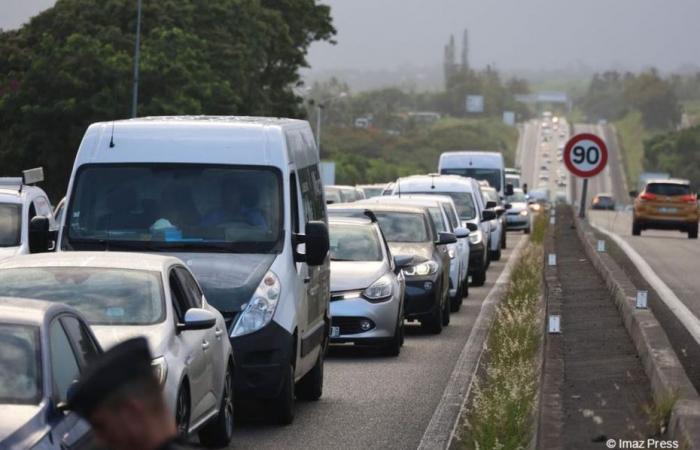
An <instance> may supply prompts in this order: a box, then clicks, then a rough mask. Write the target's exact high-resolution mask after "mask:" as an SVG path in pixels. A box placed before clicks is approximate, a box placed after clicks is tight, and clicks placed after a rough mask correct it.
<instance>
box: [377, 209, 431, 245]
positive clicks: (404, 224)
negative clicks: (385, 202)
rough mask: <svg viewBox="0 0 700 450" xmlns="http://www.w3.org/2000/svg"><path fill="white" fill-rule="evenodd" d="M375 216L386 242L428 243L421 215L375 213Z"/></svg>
mask: <svg viewBox="0 0 700 450" xmlns="http://www.w3.org/2000/svg"><path fill="white" fill-rule="evenodd" d="M375 215H376V216H377V221H378V222H379V227H380V228H381V229H382V232H383V233H384V237H385V238H386V240H387V241H388V242H428V241H430V238H429V237H428V227H427V224H426V222H425V220H424V219H423V215H422V214H415V213H398V212H376V211H375Z"/></svg>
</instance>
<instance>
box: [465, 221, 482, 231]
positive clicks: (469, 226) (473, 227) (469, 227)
mask: <svg viewBox="0 0 700 450" xmlns="http://www.w3.org/2000/svg"><path fill="white" fill-rule="evenodd" d="M478 229H479V225H477V224H475V223H471V222H469V223H467V230H469V232H471V233H473V232H475V231H477V230H478Z"/></svg>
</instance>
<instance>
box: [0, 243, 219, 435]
mask: <svg viewBox="0 0 700 450" xmlns="http://www.w3.org/2000/svg"><path fill="white" fill-rule="evenodd" d="M0 286H2V290H3V293H4V295H9V296H12V297H18V298H31V299H37V300H45V301H50V302H54V303H62V304H66V305H68V306H71V307H74V308H75V309H76V310H78V311H80V312H81V313H82V314H83V315H84V316H85V319H86V320H87V321H88V323H89V324H90V327H91V329H92V331H93V332H94V333H95V335H96V336H97V339H98V341H99V343H100V345H101V346H102V347H103V348H104V349H109V348H110V347H113V346H114V345H116V344H118V343H119V342H122V341H124V340H127V339H129V338H133V337H137V336H144V337H146V338H147V339H148V343H149V346H150V348H151V353H152V354H153V355H155V356H156V357H155V359H154V360H153V369H154V371H155V373H156V376H157V377H158V380H159V382H160V384H161V386H162V388H163V392H164V395H165V400H166V403H167V405H168V407H169V408H170V410H171V411H173V412H174V414H175V417H176V419H177V426H178V433H179V434H180V436H187V435H189V434H190V433H194V432H197V431H198V432H199V439H200V441H201V442H202V443H203V444H205V445H207V446H211V447H219V446H224V445H228V443H229V441H230V440H231V437H232V434H233V403H232V402H233V391H232V389H233V354H232V351H231V344H230V343H229V340H228V338H227V333H226V323H225V322H224V318H223V317H222V315H221V314H220V313H219V312H218V311H217V310H216V309H214V308H213V307H212V306H210V305H209V304H208V303H207V300H206V298H205V297H204V294H203V293H202V290H201V288H200V287H199V283H197V281H196V280H195V278H194V276H193V275H192V273H191V272H190V270H189V269H188V268H187V267H186V266H185V264H184V263H183V262H182V261H181V260H180V259H177V258H174V257H167V256H157V255H138V256H135V255H134V254H132V253H119V252H61V253H47V254H44V255H32V256H20V257H17V258H13V259H11V260H7V261H4V262H3V263H0ZM27 302H28V303H31V301H29V300H28V301H27Z"/></svg>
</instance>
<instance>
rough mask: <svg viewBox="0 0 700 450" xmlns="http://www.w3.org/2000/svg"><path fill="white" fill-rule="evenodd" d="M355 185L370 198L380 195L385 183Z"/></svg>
mask: <svg viewBox="0 0 700 450" xmlns="http://www.w3.org/2000/svg"><path fill="white" fill-rule="evenodd" d="M355 187H356V188H357V189H360V190H361V191H362V193H363V194H364V196H365V198H372V197H379V196H381V195H382V192H384V188H385V187H386V184H359V185H357V186H355Z"/></svg>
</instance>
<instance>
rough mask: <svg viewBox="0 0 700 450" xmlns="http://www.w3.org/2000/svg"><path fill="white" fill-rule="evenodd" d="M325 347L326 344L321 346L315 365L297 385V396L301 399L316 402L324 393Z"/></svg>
mask: <svg viewBox="0 0 700 450" xmlns="http://www.w3.org/2000/svg"><path fill="white" fill-rule="evenodd" d="M323 347H325V345H324V346H322V347H321V352H320V353H319V355H318V360H317V361H316V364H314V367H313V368H312V369H311V370H309V372H308V373H307V374H306V375H304V376H303V377H302V378H301V380H299V382H298V383H297V385H296V396H297V398H298V399H299V400H304V401H307V402H315V401H317V400H318V399H319V398H321V396H322V395H323V360H324V358H323V355H324V354H325V351H323Z"/></svg>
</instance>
